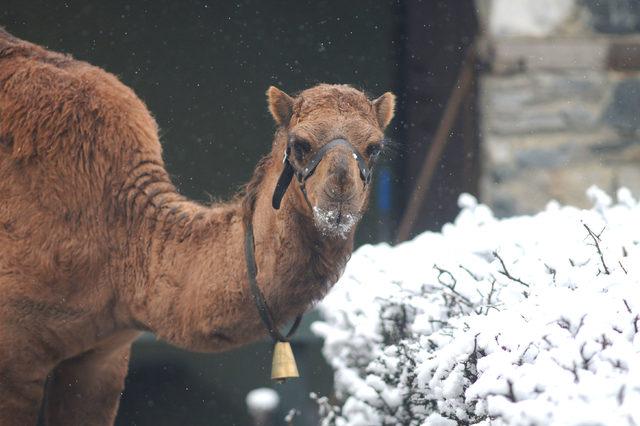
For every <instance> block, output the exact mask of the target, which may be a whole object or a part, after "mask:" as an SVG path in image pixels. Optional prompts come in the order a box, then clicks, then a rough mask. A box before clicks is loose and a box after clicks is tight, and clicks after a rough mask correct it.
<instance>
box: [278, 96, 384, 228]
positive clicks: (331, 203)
mask: <svg viewBox="0 0 640 426" xmlns="http://www.w3.org/2000/svg"><path fill="white" fill-rule="evenodd" d="M267 97H268V102H269V110H270V111H271V114H272V115H273V118H274V120H275V121H276V124H277V125H278V126H279V128H278V132H277V134H276V140H275V143H274V147H273V153H272V154H273V155H274V156H275V158H277V159H281V158H284V161H283V163H282V166H279V167H281V169H282V170H280V173H281V175H280V180H279V182H278V185H277V186H276V189H275V193H274V207H276V208H278V207H279V203H280V200H281V199H282V196H283V195H284V191H287V190H288V191H291V192H294V194H295V195H294V197H291V198H292V199H293V200H294V204H295V208H296V210H298V211H299V212H301V213H302V214H303V215H305V216H306V217H307V218H308V219H309V220H311V221H313V224H314V226H315V228H316V229H317V230H318V231H319V232H320V233H321V234H322V235H323V236H326V237H330V238H342V239H344V238H347V235H349V234H350V232H351V231H352V230H353V229H354V228H355V225H356V224H357V223H358V221H359V220H360V217H361V216H362V213H363V211H364V209H365V208H366V205H367V200H368V198H369V193H370V188H371V185H370V180H371V175H370V173H371V172H372V169H373V167H374V165H375V162H376V160H377V158H378V155H379V154H380V152H381V151H382V149H383V144H384V133H383V132H384V129H385V128H386V127H387V125H388V124H389V122H390V121H391V119H392V118H393V112H394V107H395V96H394V95H393V94H392V93H389V92H387V93H385V94H384V95H382V96H380V97H379V98H377V99H375V100H369V99H368V98H367V97H366V95H365V94H364V93H362V92H360V91H358V90H356V89H354V88H352V87H350V86H347V85H329V84H321V85H318V86H315V87H312V88H310V89H307V90H305V91H303V92H301V93H300V94H298V95H297V96H295V97H292V96H289V95H287V94H286V93H284V92H283V91H281V90H279V89H277V88H275V87H273V86H272V87H270V88H269V90H268V91H267ZM289 181H292V182H291V185H289ZM287 188H288V189H287Z"/></svg>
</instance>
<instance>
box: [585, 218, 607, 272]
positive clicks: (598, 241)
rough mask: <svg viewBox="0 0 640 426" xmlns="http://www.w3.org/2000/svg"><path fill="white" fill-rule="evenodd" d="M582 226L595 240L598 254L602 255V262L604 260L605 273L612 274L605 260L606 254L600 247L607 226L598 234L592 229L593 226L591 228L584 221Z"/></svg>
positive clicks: (594, 243)
mask: <svg viewBox="0 0 640 426" xmlns="http://www.w3.org/2000/svg"><path fill="white" fill-rule="evenodd" d="M582 226H584V227H585V229H586V230H587V232H588V233H589V236H590V237H591V239H592V240H593V245H594V246H595V248H596V250H597V251H598V254H599V255H600V262H602V267H603V268H604V273H605V274H607V275H610V272H609V268H608V267H607V264H606V263H605V261H604V255H603V254H602V250H601V249H600V236H601V235H602V233H603V232H604V230H605V228H602V231H600V233H599V234H596V233H594V232H593V231H592V230H591V228H589V226H587V224H586V223H584V222H583V223H582Z"/></svg>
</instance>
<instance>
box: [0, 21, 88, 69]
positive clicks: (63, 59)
mask: <svg viewBox="0 0 640 426" xmlns="http://www.w3.org/2000/svg"><path fill="white" fill-rule="evenodd" d="M13 56H22V57H27V58H31V59H36V60H39V61H41V62H44V63H48V64H52V65H55V66H65V65H69V64H71V63H73V62H75V61H74V59H73V57H71V55H65V54H62V53H57V52H52V51H50V50H47V49H44V48H43V47H40V46H38V45H37V44H33V43H30V42H28V41H25V40H21V39H19V38H18V37H16V36H14V35H13V34H11V33H9V32H8V31H7V30H6V29H4V27H0V60H2V59H6V58H9V57H13Z"/></svg>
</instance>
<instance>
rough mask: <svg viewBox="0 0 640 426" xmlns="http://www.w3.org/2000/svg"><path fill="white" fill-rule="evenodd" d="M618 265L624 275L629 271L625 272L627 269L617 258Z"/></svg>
mask: <svg viewBox="0 0 640 426" xmlns="http://www.w3.org/2000/svg"><path fill="white" fill-rule="evenodd" d="M618 265H620V267H621V268H622V270H623V271H624V274H625V275H629V273H628V272H627V269H626V268H625V267H624V265H623V264H622V260H618Z"/></svg>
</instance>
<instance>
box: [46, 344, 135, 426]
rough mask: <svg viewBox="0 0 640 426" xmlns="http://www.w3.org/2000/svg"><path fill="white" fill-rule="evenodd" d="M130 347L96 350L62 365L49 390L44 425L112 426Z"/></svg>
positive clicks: (53, 377)
mask: <svg viewBox="0 0 640 426" xmlns="http://www.w3.org/2000/svg"><path fill="white" fill-rule="evenodd" d="M130 350H131V343H130V342H129V343H127V344H125V345H123V346H120V347H117V348H109V349H94V350H91V351H88V352H86V353H84V354H82V355H79V356H77V357H75V358H71V359H68V360H65V361H63V362H62V363H60V364H59V365H58V366H57V367H56V368H55V369H54V370H53V372H52V374H51V377H50V381H49V385H48V386H47V398H46V407H45V424H46V425H47V426H58V425H70V426H72V425H96V426H102V425H112V424H113V422H114V420H115V417H116V413H117V410H118V404H119V403H120V395H121V394H122V390H123V388H124V379H125V376H126V375H127V367H128V364H129V353H130Z"/></svg>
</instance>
